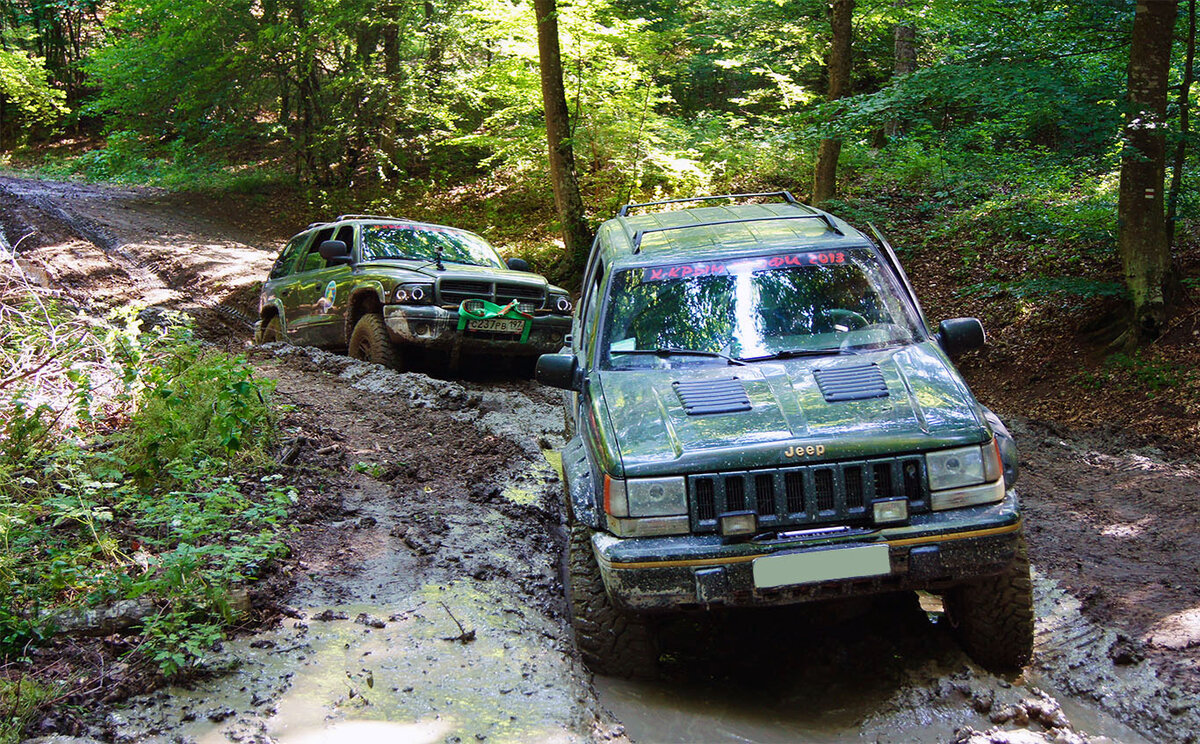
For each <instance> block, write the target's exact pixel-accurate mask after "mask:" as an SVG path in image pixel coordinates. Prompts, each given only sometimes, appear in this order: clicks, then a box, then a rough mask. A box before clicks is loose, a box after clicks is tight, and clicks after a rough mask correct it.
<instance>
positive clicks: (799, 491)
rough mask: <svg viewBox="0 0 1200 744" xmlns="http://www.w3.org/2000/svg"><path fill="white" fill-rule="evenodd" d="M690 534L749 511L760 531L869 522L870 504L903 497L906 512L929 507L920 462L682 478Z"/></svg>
mask: <svg viewBox="0 0 1200 744" xmlns="http://www.w3.org/2000/svg"><path fill="white" fill-rule="evenodd" d="M687 481H688V509H689V513H690V518H691V526H692V531H693V532H699V533H703V532H716V531H717V518H718V517H719V516H720V515H721V514H723V513H725V512H731V511H743V510H746V509H750V510H753V511H754V512H755V513H757V514H758V524H759V527H760V528H761V529H762V530H764V531H765V530H771V529H775V528H778V527H793V526H797V525H815V524H830V523H837V524H851V525H853V524H869V523H870V522H871V502H872V500H874V499H877V498H893V497H897V496H903V497H904V498H906V499H908V511H909V513H910V514H917V513H921V512H926V511H928V510H929V487H928V481H927V480H926V478H925V461H924V459H923V458H922V457H920V456H910V457H892V458H887V459H879V460H866V461H857V462H836V463H821V464H819V465H801V466H797V467H788V468H774V469H769V470H752V471H744V472H735V473H706V474H703V475H691V476H688V479H687Z"/></svg>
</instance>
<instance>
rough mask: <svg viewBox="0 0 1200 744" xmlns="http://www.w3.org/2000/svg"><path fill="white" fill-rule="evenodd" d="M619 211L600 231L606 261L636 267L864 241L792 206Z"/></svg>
mask: <svg viewBox="0 0 1200 744" xmlns="http://www.w3.org/2000/svg"><path fill="white" fill-rule="evenodd" d="M789 196H790V195H789ZM635 206H636V205H635ZM647 206H648V205H647ZM621 212H622V214H620V215H618V216H617V217H616V218H615V219H613V220H610V221H609V222H608V223H606V224H605V225H604V227H603V228H602V229H601V236H600V238H601V244H602V246H603V250H604V253H605V254H606V255H605V256H604V258H605V260H606V261H611V260H613V259H622V258H623V259H632V262H638V263H641V262H643V261H645V262H650V261H659V260H664V259H667V260H672V259H680V258H688V257H697V256H700V255H704V254H711V253H713V252H720V253H722V254H724V255H729V254H743V253H746V254H749V253H754V252H756V251H762V250H764V249H766V250H778V249H787V248H791V249H795V248H815V247H821V248H826V247H834V246H838V245H840V246H850V245H863V244H864V243H866V242H868V241H867V240H866V238H864V237H863V236H862V234H861V233H859V232H858V231H857V230H855V229H854V228H853V227H851V226H850V225H848V224H847V223H845V222H843V221H842V220H840V219H838V218H836V217H834V216H833V215H830V214H828V213H827V212H822V211H821V210H819V209H814V208H812V207H809V206H806V205H804V204H800V203H799V202H795V201H787V202H785V203H783V204H732V205H725V206H714V207H698V208H693V209H681V210H676V211H670V212H658V213H653V214H639V215H629V214H627V212H628V208H623V209H622V210H621ZM629 262H631V261H629V260H625V261H622V263H629Z"/></svg>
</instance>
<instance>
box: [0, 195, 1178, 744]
mask: <svg viewBox="0 0 1200 744" xmlns="http://www.w3.org/2000/svg"><path fill="white" fill-rule="evenodd" d="M0 216H2V217H3V221H4V226H5V232H6V235H8V237H9V238H10V242H16V239H17V238H20V237H21V236H22V235H25V234H28V232H29V231H35V236H34V237H31V238H29V239H27V240H26V241H25V242H24V243H22V244H21V246H19V247H18V251H17V253H18V260H19V261H21V262H22V264H23V265H25V266H28V267H34V268H37V267H41V268H42V270H43V273H44V275H45V276H44V279H45V281H46V282H48V283H51V284H54V285H55V286H58V287H61V288H62V292H63V294H64V297H65V298H66V299H68V300H70V301H73V302H77V303H80V304H81V305H84V306H87V307H90V308H94V309H97V310H102V309H104V308H105V307H108V306H111V305H113V304H119V303H121V302H127V301H130V300H135V299H140V300H141V301H143V302H146V303H148V304H152V305H158V306H162V307H168V308H173V309H181V310H184V311H187V312H192V313H193V314H195V315H196V316H197V317H198V318H200V319H201V321H202V322H203V323H204V324H205V327H206V329H208V335H209V337H210V338H211V340H213V342H214V343H219V344H221V345H223V346H225V347H227V348H247V343H248V331H247V326H246V323H245V322H244V318H245V316H246V314H247V312H249V310H250V306H249V302H248V298H252V296H253V288H254V285H255V283H256V282H258V281H261V279H262V277H263V276H265V274H266V271H267V267H268V266H269V265H270V262H271V260H272V258H273V253H272V251H269V250H268V251H264V250H259V249H258V248H256V247H253V246H252V245H251V243H252V242H255V241H259V240H260V239H262V238H261V235H256V234H253V233H254V231H248V230H246V229H245V228H238V227H237V226H231V225H229V224H223V223H222V221H221V220H220V218H219V210H216V211H214V210H212V209H206V210H196V211H192V210H190V209H189V208H187V206H186V205H181V204H180V203H179V202H178V201H173V200H171V199H168V198H166V197H164V196H163V195H160V194H156V193H155V192H145V191H140V190H127V189H110V188H107V187H92V186H79V185H63V184H53V183H49V182H29V181H22V180H20V179H3V180H2V182H0ZM263 232H269V231H263ZM222 308H226V309H228V310H229V311H230V312H224V311H223V310H222ZM252 361H253V362H254V363H255V365H256V366H257V367H258V369H259V370H260V372H261V374H263V375H266V376H270V377H273V378H275V379H276V380H278V392H277V400H278V402H279V403H281V404H282V405H283V406H284V410H285V413H284V414H283V416H282V420H281V422H280V426H281V437H282V438H283V439H284V440H285V445H284V446H285V449H286V450H287V451H288V455H287V457H288V461H289V462H292V463H294V465H293V470H292V471H291V473H292V474H291V475H290V476H289V479H290V480H291V482H292V483H293V485H294V486H295V487H296V488H297V491H298V493H299V497H300V500H299V503H298V504H297V506H296V510H295V512H294V515H293V516H294V519H295V523H296V528H297V529H296V531H295V532H294V533H293V534H292V536H291V538H290V540H289V544H290V547H291V556H290V557H289V558H288V559H286V560H285V561H283V562H282V563H281V565H280V566H279V568H278V570H277V571H276V572H275V574H274V575H273V576H272V577H270V579H268V580H267V581H266V582H264V583H263V584H261V585H259V586H257V587H255V588H254V589H253V590H252V592H251V597H252V598H253V599H254V601H255V602H256V616H257V617H260V618H267V619H268V622H267V623H266V624H265V625H260V626H258V627H256V628H253V629H251V631H250V632H245V633H242V634H240V635H238V636H237V637H235V638H233V639H232V640H229V641H227V642H225V643H224V644H223V645H222V647H221V648H220V649H218V650H215V651H214V652H213V653H212V654H211V656H210V657H209V658H208V659H206V664H205V667H206V671H205V673H204V674H202V675H200V676H199V677H197V678H196V679H193V680H191V681H190V682H188V683H187V684H186V685H181V686H176V687H166V688H163V689H160V690H157V691H155V692H153V693H150V694H148V695H143V696H141V697H138V698H133V699H129V700H126V701H125V702H123V703H115V704H114V703H106V704H105V705H98V706H97V709H96V710H95V711H94V712H93V724H92V726H91V729H90V730H89V731H88V732H87V733H88V734H89V735H90V736H91V737H93V738H94V739H96V740H103V741H119V742H141V741H163V742H223V741H237V742H276V741H277V742H318V741H321V742H324V741H356V742H363V743H364V744H365V742H367V741H388V742H392V741H412V742H454V741H459V742H469V741H489V742H525V741H537V742H543V741H544V742H558V741H566V742H570V741H629V740H632V741H640V742H672V741H680V742H684V741H698V742H707V741H712V742H734V741H737V742H744V741H757V742H776V741H779V742H782V741H813V742H849V741H878V742H951V741H955V742H973V743H975V744H979V743H982V742H998V743H999V742H1062V743H1072V742H1105V741H1113V742H1129V743H1130V744H1140V743H1141V742H1147V741H1149V742H1188V741H1194V740H1195V736H1196V732H1198V731H1200V718H1198V715H1200V714H1198V712H1197V708H1196V706H1195V701H1196V700H1197V694H1196V692H1195V690H1196V689H1197V688H1196V686H1195V685H1196V684H1197V680H1198V679H1200V667H1198V666H1197V663H1196V659H1197V655H1198V654H1200V650H1198V649H1200V642H1197V636H1196V627H1197V625H1196V619H1195V618H1196V616H1197V613H1198V612H1200V609H1198V608H1200V588H1198V585H1200V582H1198V581H1197V574H1196V565H1197V560H1196V559H1197V554H1200V546H1198V545H1197V544H1196V543H1195V539H1194V538H1195V534H1197V529H1196V527H1197V525H1196V511H1195V508H1194V504H1195V496H1196V495H1197V493H1200V487H1198V485H1197V466H1196V464H1195V463H1194V462H1186V461H1182V460H1171V459H1168V458H1166V457H1165V456H1162V455H1161V453H1155V452H1153V451H1148V450H1145V449H1140V448H1139V447H1138V445H1137V444H1136V443H1130V442H1126V441H1124V440H1122V439H1121V438H1120V437H1114V436H1107V435H1103V434H1101V435H1097V434H1095V433H1091V434H1076V433H1072V432H1069V431H1061V430H1058V429H1055V428H1053V427H1049V426H1047V425H1045V424H1041V423H1037V422H1027V421H1023V420H1020V419H1015V423H1014V425H1013V428H1014V431H1015V433H1016V434H1017V437H1018V443H1019V445H1020V447H1021V449H1022V466H1023V468H1024V473H1023V474H1022V476H1021V477H1022V480H1021V485H1020V488H1019V490H1020V491H1021V492H1022V494H1023V497H1024V499H1025V504H1026V511H1027V522H1028V527H1029V534H1030V545H1031V555H1032V559H1033V563H1034V570H1035V576H1036V582H1035V584H1036V596H1037V610H1038V626H1037V645H1036V649H1035V657H1034V662H1033V664H1032V665H1031V666H1030V668H1029V669H1028V670H1026V672H1025V674H1024V675H1023V676H1021V677H1017V678H1000V677H996V676H994V675H991V674H988V673H987V672H984V671H983V670H981V669H979V668H978V667H976V666H974V665H973V664H972V663H971V662H970V661H969V660H968V659H967V658H966V657H965V656H964V655H963V654H962V652H961V651H960V650H959V649H958V647H957V646H956V645H955V644H954V643H953V641H952V639H951V637H950V634H949V633H948V631H947V629H946V628H945V626H944V624H943V623H942V622H941V615H940V606H939V603H938V602H937V600H936V598H933V597H922V598H921V599H920V601H917V600H916V598H914V597H907V598H891V599H885V600H882V601H879V602H869V603H858V604H856V605H854V606H849V605H814V606H806V607H798V608H785V609H782V610H775V611H771V612H762V613H757V612H755V613H729V614H722V613H711V614H707V615H702V616H689V617H684V618H680V619H678V620H677V621H674V622H672V623H669V624H667V626H666V628H665V629H664V631H663V636H662V638H660V640H661V641H662V645H663V646H664V648H665V649H666V651H667V657H666V659H665V664H664V673H663V675H662V676H661V677H660V678H659V679H656V680H654V681H650V682H627V681H622V680H614V679H606V678H593V677H592V676H591V675H590V674H589V673H588V672H587V670H586V669H585V668H583V667H582V665H581V664H580V663H579V661H578V659H577V657H576V655H575V652H574V649H573V644H572V638H571V632H570V627H569V619H568V613H567V608H566V607H565V601H564V599H563V587H562V580H561V565H560V564H561V556H562V548H563V544H564V533H563V530H562V525H561V513H562V508H561V483H560V482H559V479H558V475H557V473H556V471H555V467H556V463H555V460H554V455H553V451H554V449H555V448H556V447H557V446H559V445H560V444H561V441H562V436H563V417H562V409H561V397H560V396H559V395H558V394H557V393H556V392H553V391H549V390H546V389H544V388H541V387H539V386H537V385H536V384H534V383H532V382H529V381H528V380H522V379H515V378H514V377H512V376H511V375H509V376H497V377H493V378H492V379H473V380H469V381H454V380H444V379H437V378H434V377H430V376H427V375H424V374H418V373H397V372H393V371H389V370H384V369H382V368H379V367H375V366H372V365H369V364H365V363H361V362H355V361H352V360H349V359H346V358H345V357H342V356H339V355H336V354H329V353H325V352H321V351H317V350H312V349H300V348H294V347H288V346H270V347H264V348H262V349H261V350H255V351H253V353H252Z"/></svg>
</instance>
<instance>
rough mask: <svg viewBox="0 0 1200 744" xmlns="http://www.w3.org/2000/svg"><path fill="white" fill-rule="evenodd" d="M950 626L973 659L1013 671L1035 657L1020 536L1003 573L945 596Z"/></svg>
mask: <svg viewBox="0 0 1200 744" xmlns="http://www.w3.org/2000/svg"><path fill="white" fill-rule="evenodd" d="M944 602H945V606H946V615H947V618H948V619H949V620H950V627H951V629H952V630H953V631H954V635H955V637H957V638H958V643H959V645H961V646H962V648H963V650H964V651H966V652H967V655H969V656H970V657H971V658H972V659H974V660H975V661H976V662H977V663H978V664H980V665H981V666H983V667H984V668H986V669H989V670H992V671H1016V670H1018V669H1020V668H1021V667H1023V666H1025V665H1026V664H1028V663H1029V659H1030V657H1031V656H1032V655H1033V581H1032V580H1031V578H1030V574H1029V551H1028V550H1027V548H1026V546H1025V538H1024V536H1022V537H1021V538H1020V541H1019V542H1018V543H1017V553H1016V555H1015V556H1014V557H1013V560H1012V563H1010V564H1009V566H1008V568H1007V569H1005V571H1004V573H1002V574H999V575H997V576H989V577H987V578H984V579H980V580H978V581H974V582H972V583H970V584H965V585H963V586H959V587H955V588H954V589H952V590H950V591H949V592H947V593H946V596H945V598H944Z"/></svg>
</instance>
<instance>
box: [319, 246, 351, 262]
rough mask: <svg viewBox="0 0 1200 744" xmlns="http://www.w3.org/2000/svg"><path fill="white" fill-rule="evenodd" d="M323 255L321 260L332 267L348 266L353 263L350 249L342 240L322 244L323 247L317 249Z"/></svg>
mask: <svg viewBox="0 0 1200 744" xmlns="http://www.w3.org/2000/svg"><path fill="white" fill-rule="evenodd" d="M317 250H318V251H319V252H320V253H321V258H323V259H325V262H326V263H327V264H328V265H330V266H337V265H339V264H348V263H350V262H351V260H352V259H351V257H350V249H349V248H347V247H346V244H345V243H344V242H342V241H340V240H326V241H324V242H323V243H321V247H320V248H318V249H317Z"/></svg>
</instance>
